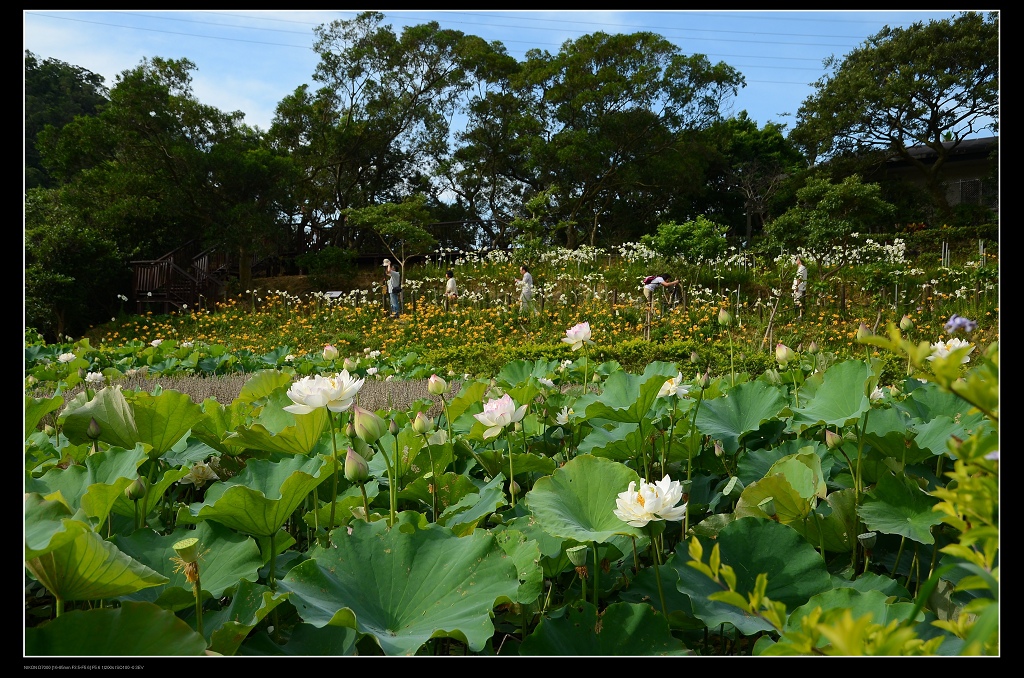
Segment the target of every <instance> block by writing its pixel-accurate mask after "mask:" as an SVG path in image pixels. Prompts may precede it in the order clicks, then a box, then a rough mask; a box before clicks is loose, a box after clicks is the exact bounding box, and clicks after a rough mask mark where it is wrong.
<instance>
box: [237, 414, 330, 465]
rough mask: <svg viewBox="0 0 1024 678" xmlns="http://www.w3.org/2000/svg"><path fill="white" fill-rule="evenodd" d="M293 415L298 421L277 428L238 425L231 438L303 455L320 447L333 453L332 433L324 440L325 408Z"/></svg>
mask: <svg viewBox="0 0 1024 678" xmlns="http://www.w3.org/2000/svg"><path fill="white" fill-rule="evenodd" d="M289 414H290V413H289ZM291 416H294V418H295V424H294V425H292V426H286V427H285V428H282V429H280V430H279V431H277V432H272V431H270V430H269V429H267V427H265V426H264V425H263V424H262V423H261V422H253V423H251V424H249V425H248V426H239V427H238V428H237V429H236V430H235V432H234V433H232V434H231V435H230V436H228V439H229V441H230V442H232V443H238V442H241V443H242V444H244V445H245V447H247V448H250V449H254V450H265V451H267V452H281V453H282V454H297V455H301V456H309V455H310V454H312V453H314V452H317V451H319V452H326V453H328V454H330V453H333V451H334V450H333V448H331V445H330V438H329V437H325V442H321V436H323V433H324V432H325V431H326V430H327V427H328V421H329V420H328V418H327V410H326V409H325V408H322V407H321V408H317V409H315V410H313V411H312V412H310V413H309V414H296V415H291ZM342 456H344V455H342Z"/></svg>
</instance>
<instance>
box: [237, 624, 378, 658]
mask: <svg viewBox="0 0 1024 678" xmlns="http://www.w3.org/2000/svg"><path fill="white" fill-rule="evenodd" d="M358 639H359V634H358V633H357V632H356V631H355V630H354V629H350V628H345V627H340V626H324V627H321V628H317V627H315V626H313V625H312V624H296V625H295V628H294V629H293V630H292V635H291V636H290V637H289V638H288V642H287V643H285V644H284V645H278V644H277V643H275V642H274V640H273V639H272V638H271V637H270V636H269V635H268V634H266V633H254V634H252V635H251V636H249V637H248V638H246V639H245V642H244V643H243V644H242V646H241V647H239V648H238V652H237V653H236V654H237V655H238V656H247V657H285V656H286V657H343V656H344V657H350V656H353V655H357V654H358V652H356V641H357V640H358Z"/></svg>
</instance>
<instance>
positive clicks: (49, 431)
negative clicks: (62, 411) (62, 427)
mask: <svg viewBox="0 0 1024 678" xmlns="http://www.w3.org/2000/svg"><path fill="white" fill-rule="evenodd" d="M56 432H57V429H55V428H54V427H53V426H51V425H50V424H46V425H45V426H43V433H45V434H46V435H48V436H52V435H53V434H54V433H56Z"/></svg>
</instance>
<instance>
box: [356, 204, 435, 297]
mask: <svg viewBox="0 0 1024 678" xmlns="http://www.w3.org/2000/svg"><path fill="white" fill-rule="evenodd" d="M345 216H346V217H347V218H348V220H349V221H350V222H351V223H352V224H353V225H354V226H355V227H357V228H363V229H367V230H368V231H369V232H371V233H373V234H374V235H375V236H376V237H377V239H378V240H379V241H380V243H381V244H382V245H383V246H384V247H385V249H387V251H388V254H390V255H391V257H390V258H391V259H393V260H394V261H397V262H398V264H399V268H400V270H401V271H402V278H403V280H404V278H405V263H406V262H407V261H409V259H411V258H413V257H416V256H420V255H423V254H426V253H427V252H430V251H431V249H433V248H434V247H435V246H436V245H437V240H436V239H435V238H434V236H432V235H431V234H430V233H429V232H428V231H427V230H426V228H424V227H425V225H426V223H427V222H428V221H429V219H430V211H429V210H428V209H427V207H426V198H425V197H424V196H423V195H414V196H410V197H409V198H406V199H405V200H403V201H402V202H400V203H384V204H381V205H368V206H366V207H358V208H349V209H347V210H346V211H345Z"/></svg>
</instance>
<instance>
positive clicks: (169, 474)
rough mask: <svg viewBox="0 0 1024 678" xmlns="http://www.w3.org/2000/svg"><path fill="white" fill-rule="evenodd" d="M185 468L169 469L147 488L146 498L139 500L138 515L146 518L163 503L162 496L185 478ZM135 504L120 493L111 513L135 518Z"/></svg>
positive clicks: (186, 471)
mask: <svg viewBox="0 0 1024 678" xmlns="http://www.w3.org/2000/svg"><path fill="white" fill-rule="evenodd" d="M188 473H189V470H188V469H187V468H169V469H167V470H165V471H164V472H163V473H162V474H160V476H159V477H158V478H157V480H156V482H154V483H153V484H152V485H150V486H149V490H148V491H147V492H146V496H145V497H143V498H142V499H140V500H139V502H138V504H139V515H140V516H148V515H149V514H150V513H152V512H153V511H154V510H156V508H157V507H158V506H159V505H160V504H161V503H162V502H163V501H164V494H165V493H166V492H167V490H169V489H170V488H171V486H172V485H174V483H176V482H178V481H179V480H181V479H182V478H184V477H185V476H187V475H188ZM134 504H135V502H133V501H132V500H131V499H129V498H128V497H126V496H124V492H120V493H119V494H118V496H117V497H116V499H115V500H114V505H113V506H112V507H111V511H112V512H113V513H116V514H117V515H119V516H124V517H126V518H132V519H134V518H135V506H134Z"/></svg>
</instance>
